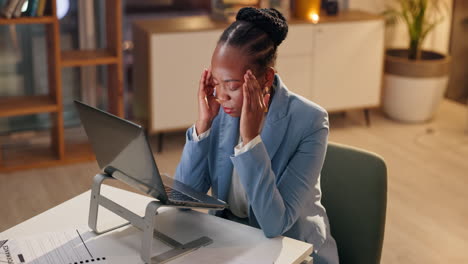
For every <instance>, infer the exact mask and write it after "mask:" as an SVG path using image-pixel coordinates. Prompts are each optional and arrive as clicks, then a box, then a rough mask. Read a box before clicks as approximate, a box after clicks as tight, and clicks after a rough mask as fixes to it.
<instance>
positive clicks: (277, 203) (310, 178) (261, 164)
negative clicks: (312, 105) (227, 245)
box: [231, 113, 328, 237]
mask: <svg viewBox="0 0 468 264" xmlns="http://www.w3.org/2000/svg"><path fill="white" fill-rule="evenodd" d="M318 121H319V124H320V125H321V126H319V127H318V128H315V129H314V128H313V127H311V126H309V129H308V131H307V129H305V131H304V132H303V135H302V137H301V139H300V143H299V145H298V147H297V148H296V149H295V151H294V153H293V155H292V156H291V157H290V158H289V159H288V160H289V162H288V165H287V166H286V169H285V170H284V171H283V172H282V175H278V176H279V177H280V180H279V181H278V183H276V179H277V175H275V174H274V172H273V171H272V168H271V161H270V157H269V155H268V152H267V150H266V148H265V145H264V143H263V142H261V143H259V144H257V145H256V146H255V147H254V148H253V149H251V150H249V151H247V152H245V153H243V154H241V155H238V156H235V157H231V160H232V162H233V164H234V167H235V168H236V170H237V173H238V174H239V177H240V181H241V183H242V185H243V186H244V188H245V191H246V193H247V197H248V199H249V203H250V206H251V207H252V210H253V212H254V214H255V217H256V218H257V221H258V223H259V225H260V227H261V228H262V230H263V232H264V233H265V236H267V237H275V236H279V235H282V234H283V233H285V232H286V231H288V230H289V229H290V228H291V227H292V225H293V224H294V223H295V222H296V221H297V219H298V218H299V216H300V214H301V210H302V208H303V206H304V205H305V203H311V202H315V201H307V199H304V197H311V195H310V192H312V193H316V190H315V189H316V188H317V184H319V183H318V181H319V175H320V171H321V169H322V165H323V162H324V159H325V152H326V147H327V139H328V119H327V117H326V113H325V117H324V118H323V119H322V122H320V120H318ZM316 127H317V125H316ZM318 188H319V187H318ZM315 198H316V199H317V200H318V199H320V194H319V193H318V195H316V197H314V199H315ZM273 219H274V220H273Z"/></svg>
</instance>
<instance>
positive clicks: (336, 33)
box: [277, 20, 384, 112]
mask: <svg viewBox="0 0 468 264" xmlns="http://www.w3.org/2000/svg"><path fill="white" fill-rule="evenodd" d="M291 30H292V32H293V33H294V32H295V27H294V26H292V27H291ZM303 33H306V32H303ZM307 33H308V34H310V36H311V37H309V38H310V39H311V41H309V40H308V39H307V41H305V42H307V43H309V42H312V44H311V45H310V47H312V48H307V49H306V48H304V47H299V45H296V44H295V43H293V42H301V43H302V42H303V40H302V39H301V38H300V37H294V35H293V34H291V35H290V36H288V38H289V37H291V38H289V39H287V41H289V42H285V43H284V44H286V45H285V47H287V45H291V46H296V47H297V48H296V49H294V50H295V51H296V53H292V52H290V51H289V50H288V49H284V50H283V49H282V48H283V47H281V46H280V48H279V54H278V67H277V68H278V72H279V74H280V75H281V76H282V78H283V79H284V81H285V83H286V85H288V87H289V88H290V89H291V90H292V91H294V92H297V93H298V94H301V95H303V96H304V97H306V98H309V99H310V100H312V101H314V102H316V103H318V104H320V105H321V106H323V107H324V108H325V109H327V111H329V112H333V111H342V110H347V109H355V108H370V107H376V106H379V105H380V90H381V89H380V85H381V76H382V70H383V68H382V67H383V53H384V24H383V21H382V20H367V21H351V22H346V23H341V22H335V23H324V24H317V25H313V26H310V30H309V31H308V32H307Z"/></svg>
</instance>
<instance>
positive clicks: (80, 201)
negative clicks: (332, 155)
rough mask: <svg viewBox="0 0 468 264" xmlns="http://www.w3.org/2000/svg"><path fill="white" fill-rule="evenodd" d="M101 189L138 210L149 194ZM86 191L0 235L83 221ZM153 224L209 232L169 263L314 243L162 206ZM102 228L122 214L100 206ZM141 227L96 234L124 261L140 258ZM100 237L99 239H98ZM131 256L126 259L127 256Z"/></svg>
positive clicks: (291, 255)
mask: <svg viewBox="0 0 468 264" xmlns="http://www.w3.org/2000/svg"><path fill="white" fill-rule="evenodd" d="M102 194H103V195H105V196H106V197H108V198H110V199H112V200H114V201H116V202H118V203H120V204H121V205H123V206H125V207H126V208H128V209H130V210H132V211H133V212H135V213H137V214H138V215H140V216H142V215H143V214H144V212H145V207H146V204H147V203H148V202H150V201H152V200H153V199H152V198H150V197H146V196H143V195H139V194H135V193H132V192H128V191H124V190H121V189H118V188H114V187H110V186H107V185H103V186H102ZM89 196H90V191H87V192H85V193H83V194H81V195H79V196H76V197H75V198H73V199H71V200H69V201H66V202H65V203H63V204H60V205H58V206H56V207H54V208H52V209H50V210H48V211H46V212H44V213H42V214H39V215H37V216H35V217H33V218H31V219H29V220H27V221H25V222H23V223H21V224H19V225H17V226H14V227H12V228H10V229H8V230H6V231H5V232H3V233H0V240H2V239H15V238H20V237H24V236H29V235H32V234H37V233H42V232H53V231H61V230H67V229H68V230H69V229H73V228H84V229H86V230H89V228H88V227H87V222H88V210H89ZM158 218H159V219H158V220H157V226H156V229H157V230H158V231H160V232H162V233H164V234H166V235H168V236H171V237H172V238H173V239H175V240H177V241H179V242H181V243H185V242H188V241H190V240H193V239H195V238H198V237H200V236H208V237H210V238H211V239H213V243H212V244H210V245H208V246H206V247H203V248H200V249H198V250H196V251H194V252H191V253H189V254H187V255H184V256H182V257H180V258H178V259H175V260H173V261H171V262H170V263H300V262H301V261H302V260H304V259H306V258H307V256H308V255H309V254H310V253H311V252H312V245H311V244H307V243H304V242H301V241H298V240H294V239H290V238H287V237H277V238H273V239H268V238H266V237H265V236H264V235H263V232H262V231H261V230H259V229H256V228H252V227H250V226H246V225H242V224H238V223H235V222H232V221H229V220H225V219H222V218H219V217H215V216H211V215H208V214H204V213H200V212H196V211H180V210H176V209H172V208H160V210H159V215H158ZM99 219H100V220H99V221H100V222H99V224H101V226H99V228H100V229H104V228H106V227H111V226H115V225H116V224H119V223H123V222H124V220H123V219H121V218H120V217H118V216H117V215H114V214H113V213H111V212H109V211H108V210H106V209H104V208H102V207H101V208H100V211H99ZM141 234H142V233H141V231H139V230H138V229H136V228H134V227H122V228H120V229H117V230H115V231H113V232H111V233H109V234H105V235H101V236H98V237H96V238H95V241H99V240H102V243H101V244H103V245H104V244H106V246H104V248H103V250H104V251H106V252H105V253H106V254H108V255H110V256H126V261H129V260H130V259H131V262H132V263H142V261H141V260H140V258H139V249H140V246H141V241H140V240H141ZM98 243H99V242H98ZM154 245H155V246H154V249H153V251H154V254H159V253H162V252H165V251H166V250H168V249H169V247H167V246H166V245H164V244H162V243H161V242H160V241H158V240H155V242H154ZM128 257H130V259H129V258H128Z"/></svg>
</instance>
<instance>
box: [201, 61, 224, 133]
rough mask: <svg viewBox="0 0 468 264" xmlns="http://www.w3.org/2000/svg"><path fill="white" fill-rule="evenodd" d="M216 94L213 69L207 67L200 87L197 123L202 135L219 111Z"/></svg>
mask: <svg viewBox="0 0 468 264" xmlns="http://www.w3.org/2000/svg"><path fill="white" fill-rule="evenodd" d="M213 94H214V85H213V81H212V79H211V70H210V69H205V70H204V71H203V73H202V76H201V78H200V83H199V87H198V120H197V122H196V123H195V128H196V130H197V134H198V135H200V134H202V133H204V132H205V131H207V130H208V129H210V127H211V122H212V121H213V119H214V118H215V117H216V115H217V114H218V111H219V103H218V102H217V101H216V98H215V96H214V95H213Z"/></svg>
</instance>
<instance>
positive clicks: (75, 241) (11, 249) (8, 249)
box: [0, 229, 124, 264]
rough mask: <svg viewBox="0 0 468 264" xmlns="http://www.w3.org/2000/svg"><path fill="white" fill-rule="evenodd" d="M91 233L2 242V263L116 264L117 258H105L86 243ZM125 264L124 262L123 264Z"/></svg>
mask: <svg viewBox="0 0 468 264" xmlns="http://www.w3.org/2000/svg"><path fill="white" fill-rule="evenodd" d="M91 236H93V235H92V233H90V232H83V231H81V232H80V231H79V230H78V229H73V230H67V231H63V232H50V233H42V234H39V235H35V236H31V237H26V238H20V239H10V240H2V241H0V263H8V264H18V263H34V264H42V263H44V264H46V263H47V264H63V263H73V264H74V263H116V262H121V261H122V260H123V259H122V258H120V260H121V261H118V260H119V259H118V258H116V257H115V256H106V255H102V254H100V253H99V251H98V250H97V249H96V248H94V247H93V246H92V243H87V242H85V241H87V240H88V239H89V238H90V237H91ZM123 263H124V262H123Z"/></svg>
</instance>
